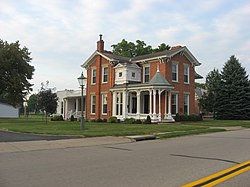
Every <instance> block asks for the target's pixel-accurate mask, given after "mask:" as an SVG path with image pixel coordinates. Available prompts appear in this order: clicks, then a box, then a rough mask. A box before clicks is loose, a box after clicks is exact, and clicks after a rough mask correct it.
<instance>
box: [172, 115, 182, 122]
mask: <svg viewBox="0 0 250 187" xmlns="http://www.w3.org/2000/svg"><path fill="white" fill-rule="evenodd" d="M174 120H175V121H176V122H179V121H181V118H180V114H179V113H177V114H176V115H175V117H174Z"/></svg>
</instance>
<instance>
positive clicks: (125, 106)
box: [122, 90, 128, 119]
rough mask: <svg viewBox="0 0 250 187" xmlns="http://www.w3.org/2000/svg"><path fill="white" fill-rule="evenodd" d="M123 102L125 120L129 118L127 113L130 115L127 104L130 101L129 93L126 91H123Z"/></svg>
mask: <svg viewBox="0 0 250 187" xmlns="http://www.w3.org/2000/svg"><path fill="white" fill-rule="evenodd" d="M122 99H123V101H122V111H123V112H122V113H123V117H124V119H126V118H127V115H128V114H127V113H128V108H127V105H128V104H127V102H128V99H127V91H126V90H123V98H122Z"/></svg>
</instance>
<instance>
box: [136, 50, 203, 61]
mask: <svg viewBox="0 0 250 187" xmlns="http://www.w3.org/2000/svg"><path fill="white" fill-rule="evenodd" d="M178 53H182V54H183V55H185V56H186V57H187V58H188V59H189V61H190V62H191V63H192V64H194V65H195V66H199V65H201V63H200V62H199V61H198V60H197V59H196V58H195V57H194V56H193V55H192V53H191V52H190V51H189V50H188V48H187V47H186V46H184V47H182V46H178V47H173V48H171V49H170V50H164V51H160V52H157V53H152V54H146V55H141V56H137V57H134V58H132V61H133V62H136V63H138V62H145V61H150V60H155V59H162V58H167V59H171V58H172V57H174V56H175V55H177V54H178Z"/></svg>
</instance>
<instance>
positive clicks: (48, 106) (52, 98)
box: [37, 81, 58, 116]
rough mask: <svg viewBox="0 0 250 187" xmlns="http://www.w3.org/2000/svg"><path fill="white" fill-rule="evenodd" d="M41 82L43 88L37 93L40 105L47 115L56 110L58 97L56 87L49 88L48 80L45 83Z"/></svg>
mask: <svg viewBox="0 0 250 187" xmlns="http://www.w3.org/2000/svg"><path fill="white" fill-rule="evenodd" d="M41 84H42V87H41V90H40V91H39V93H38V94H37V100H38V107H39V108H41V110H42V111H45V114H46V116H47V114H49V113H51V114H53V113H55V112H56V108H57V100H58V97H57V95H56V93H54V92H53V90H54V89H52V88H48V84H49V82H48V81H47V82H46V84H45V85H44V84H43V83H41Z"/></svg>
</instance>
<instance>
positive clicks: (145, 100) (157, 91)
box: [82, 35, 200, 122]
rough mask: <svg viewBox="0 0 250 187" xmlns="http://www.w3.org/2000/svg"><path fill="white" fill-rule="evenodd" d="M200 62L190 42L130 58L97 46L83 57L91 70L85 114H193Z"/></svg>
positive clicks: (167, 116) (169, 116)
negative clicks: (197, 71)
mask: <svg viewBox="0 0 250 187" xmlns="http://www.w3.org/2000/svg"><path fill="white" fill-rule="evenodd" d="M199 65H200V63H199V62H198V60H197V59H196V58H195V57H194V56H193V55H192V53H191V52H190V51H189V50H188V48H187V47H185V46H184V47H183V46H177V47H172V48H171V49H170V50H165V51H162V52H157V53H152V54H147V55H142V56H137V57H133V58H127V57H123V56H119V55H114V54H112V53H111V52H108V51H105V50H104V41H103V40H102V35H100V39H99V41H97V50H96V51H95V52H94V53H93V54H92V55H91V56H90V57H89V58H88V59H87V60H86V61H85V62H84V64H83V65H82V67H83V68H85V69H86V70H87V87H86V118H87V119H103V118H108V117H109V116H116V117H117V118H118V119H121V120H124V119H125V118H135V119H146V117H147V116H148V115H149V116H150V117H151V120H152V121H154V122H160V121H174V119H173V117H172V116H173V115H175V114H176V113H179V114H195V113H196V110H195V88H194V83H195V78H196V75H197V74H196V72H195V67H196V66H199Z"/></svg>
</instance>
